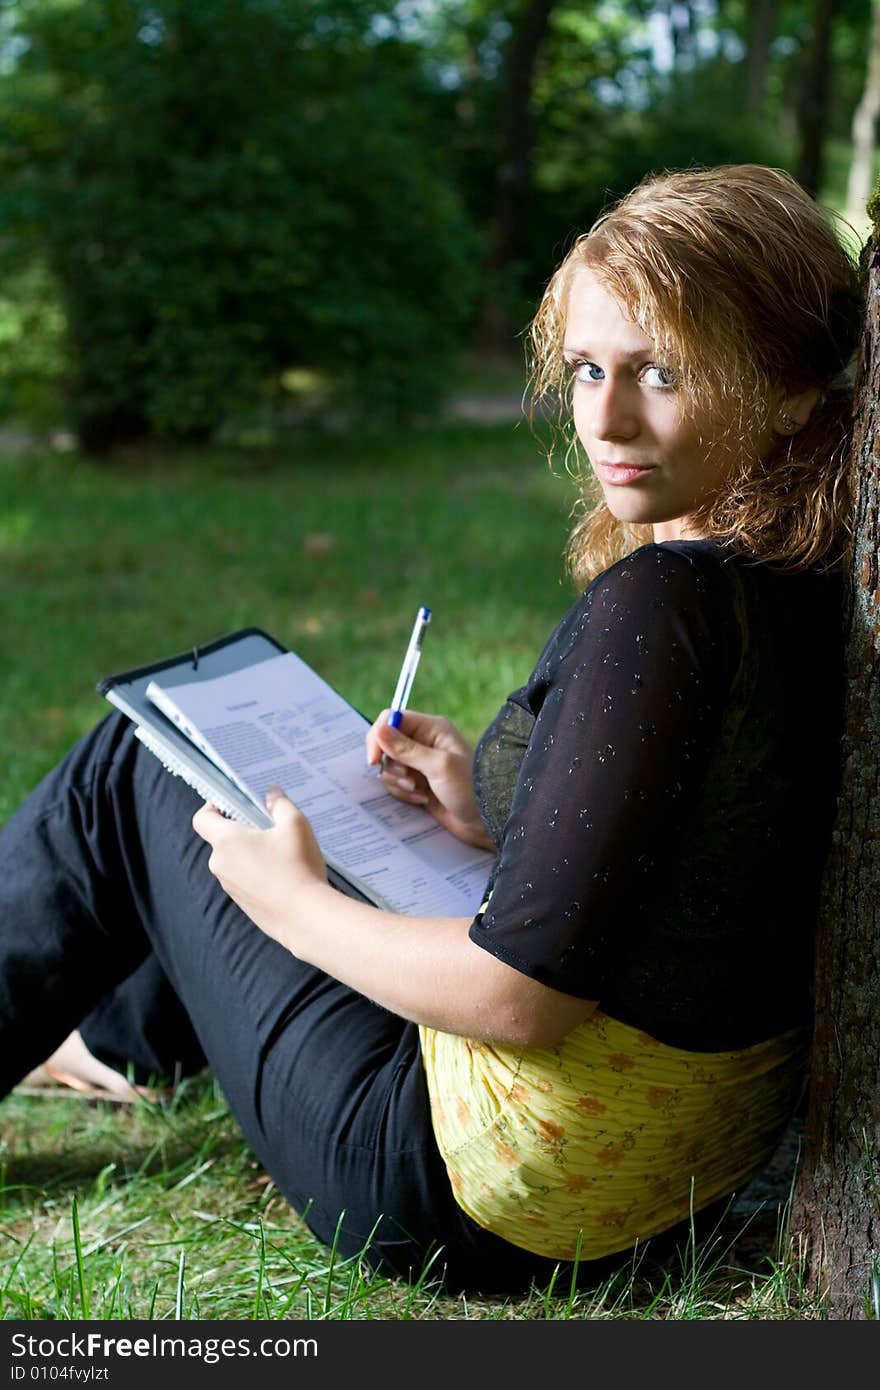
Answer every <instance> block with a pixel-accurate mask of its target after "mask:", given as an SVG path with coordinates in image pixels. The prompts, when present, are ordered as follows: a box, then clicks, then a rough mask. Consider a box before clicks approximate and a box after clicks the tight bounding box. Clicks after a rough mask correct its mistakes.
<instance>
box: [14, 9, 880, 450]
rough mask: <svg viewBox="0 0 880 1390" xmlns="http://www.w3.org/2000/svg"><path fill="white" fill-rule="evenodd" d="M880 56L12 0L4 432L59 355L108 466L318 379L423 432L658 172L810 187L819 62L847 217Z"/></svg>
mask: <svg viewBox="0 0 880 1390" xmlns="http://www.w3.org/2000/svg"><path fill="white" fill-rule="evenodd" d="M827 3H833V4H834V5H835V7H836V8H835V17H834V23H833V25H832V24H830V23H829V26H828V27H827V33H826V38H827V40H828V42H827V43H825V42H824V41H823V45H819V48H818V49H817V43H818V40H817V38H816V35H817V28H816V24H817V21H816V14H817V9H816V6H817V5H819V4H827ZM823 13H825V11H823ZM829 13H830V12H829ZM664 25H665V29H664ZM867 34H868V12H867V8H866V5H865V0H675V3H672V0H617V3H601V4H600V3H598V0H593V2H592V3H584V0H444V3H443V4H437V3H435V0H405V3H404V2H403V0H384V3H383V0H297V3H296V4H291V3H290V0H156V3H152V4H151V3H148V0H102V4H100V5H96V4H93V3H90V0H0V131H2V134H0V175H2V177H0V228H2V231H0V266H2V268H3V271H4V275H3V277H2V279H0V414H2V413H3V412H4V394H5V409H6V411H7V413H8V412H9V410H10V409H12V408H13V406H14V404H15V401H16V400H17V401H18V402H19V404H21V403H22V402H24V404H25V405H26V404H27V400H26V399H25V398H24V397H23V396H22V395H21V392H19V394H18V396H17V397H16V396H14V393H13V392H11V390H10V386H9V383H10V381H11V380H12V378H13V377H14V376H15V374H16V372H17V373H18V376H19V377H21V378H29V379H30V380H31V381H32V382H35V383H36V385H37V386H40V389H42V386H44V385H46V384H48V383H51V381H52V380H53V379H55V378H56V377H57V374H58V371H59V362H63V364H64V378H63V379H64V381H65V383H66V386H67V391H68V398H69V401H70V410H71V411H72V413H73V416H74V419H75V422H76V425H77V428H78V430H79V434H80V438H81V439H82V440H83V442H85V443H87V444H89V445H91V446H100V445H101V444H102V443H104V442H111V441H112V440H113V439H116V438H125V437H131V436H135V435H137V434H139V433H142V432H145V431H146V432H148V433H153V434H158V435H164V436H167V437H172V436H176V437H190V438H199V437H204V436H206V435H208V434H210V433H212V431H213V430H214V428H215V426H216V424H217V423H218V419H221V418H222V417H223V416H225V415H226V414H228V413H229V412H235V411H243V410H246V409H248V408H249V407H250V405H251V404H252V403H253V402H256V403H258V404H259V403H260V402H265V403H266V405H267V408H268V407H269V406H273V407H277V406H278V404H279V402H280V401H281V400H282V399H283V393H282V387H281V385H280V383H282V382H287V383H288V384H290V383H292V382H293V381H294V380H295V379H297V378H298V379H302V378H303V377H304V376H307V375H308V374H311V376H312V379H314V378H315V374H316V373H317V374H318V379H319V380H320V381H323V382H325V383H327V384H329V385H334V384H335V385H336V387H337V388H338V389H339V392H340V394H342V395H345V396H347V397H348V398H349V400H355V401H359V402H360V403H361V406H362V408H363V410H366V411H368V412H369V413H370V414H384V415H386V416H387V415H388V414H391V413H395V412H396V414H397V415H398V416H399V417H400V416H406V415H412V414H414V413H416V414H420V415H424V414H427V413H429V412H430V411H431V410H432V409H433V408H435V407H436V405H437V403H438V402H439V401H441V400H442V398H443V395H444V393H445V391H446V390H447V389H448V388H449V386H450V381H451V370H452V364H453V361H454V359H455V357H456V355H457V354H459V353H461V351H462V349H463V348H464V347H465V345H466V344H468V343H471V344H474V343H477V344H478V345H479V346H480V347H481V348H485V346H486V343H487V342H490V343H491V346H492V347H494V348H496V349H497V348H499V347H501V348H502V349H503V350H504V351H505V352H508V353H511V354H515V355H516V357H517V358H518V359H519V358H521V353H520V348H519V342H518V340H519V335H520V333H521V331H522V329H523V327H524V325H525V324H526V323H527V322H528V320H529V318H530V317H531V314H532V312H533V311H534V306H535V303H536V301H537V299H538V297H539V296H540V293H541V290H542V288H543V286H544V284H545V283H546V280H547V278H548V276H549V274H550V272H551V271H552V269H553V265H554V264H555V263H556V261H558V260H559V259H560V258H561V256H562V255H563V254H564V251H565V250H566V248H567V245H568V244H569V243H570V241H571V239H572V238H573V236H574V235H576V234H577V232H579V231H580V230H582V229H584V228H585V227H587V226H589V225H590V223H591V222H592V221H593V219H594V218H595V216H596V215H597V213H598V212H599V211H600V210H601V208H602V207H603V205H604V204H605V203H606V202H607V201H608V200H609V199H610V198H613V197H616V196H618V195H620V194H623V193H625V192H626V191H628V189H629V188H631V187H632V186H633V185H634V184H635V183H636V182H637V181H638V180H639V179H640V178H641V177H642V176H643V175H644V174H646V173H647V172H649V171H651V170H658V169H664V168H670V167H681V166H686V165H689V164H694V163H699V164H717V163H726V162H740V161H743V160H755V161H758V162H764V163H769V164H775V165H779V166H782V167H784V168H789V169H794V168H795V167H796V165H797V163H798V159H799V157H800V158H801V164H802V165H804V160H805V159H806V158H807V155H806V135H805V134H804V132H805V131H806V125H805V121H806V117H805V115H804V112H803V111H802V109H801V108H802V98H803V96H804V93H806V92H809V91H815V82H814V81H813V80H812V78H811V74H813V73H814V66H812V65H811V64H812V59H811V54H812V55H815V53H816V52H817V51H820V50H821V52H824V53H825V55H826V57H827V62H828V63H829V64H830V65H831V68H832V70H833V82H832V85H831V88H830V90H831V92H832V96H833V100H832V101H830V103H827V102H826V105H825V116H824V118H823V119H820V120H819V121H818V123H817V122H816V121H815V120H812V124H811V125H810V139H811V140H812V142H813V143H812V145H811V152H810V153H809V160H811V161H812V164H813V167H814V168H815V167H821V162H820V161H821V158H822V156H823V154H824V153H830V157H829V158H828V159H826V161H825V167H826V172H827V175H828V179H829V180H830V182H829V183H828V188H829V189H830V190H831V192H832V194H833V197H834V198H835V199H839V201H840V202H842V200H843V192H844V190H843V184H844V182H845V176H844V177H843V178H841V177H840V175H839V170H840V169H841V168H844V169H845V168H848V164H849V158H848V150H849V141H850V130H851V125H852V115H853V111H854V110H855V107H856V105H857V103H858V101H859V98H860V96H861V92H862V74H863V71H864V68H863V61H862V60H863V55H864V52H865V51H866V47H867ZM827 90H828V88H827V87H826V91H827ZM813 109H814V108H813V107H810V110H811V111H812V110H813ZM811 119H812V118H811ZM799 131H800V134H799ZM799 150H800V156H799ZM843 150H845V151H846V154H845V157H844V156H843V155H842V154H841V151H843ZM808 162H809V161H808ZM804 167H805V166H804ZM811 177H812V176H811ZM832 184H833V185H834V186H833V188H832ZM822 191H824V189H820V192H822ZM478 310H479V311H478ZM481 333H482V339H481ZM26 335H27V343H25V336H26ZM296 369H300V370H299V371H297V370H296ZM16 389H17V388H16ZM38 394H39V392H37V393H36V394H35V393H34V391H32V392H31V396H30V398H29V399H36V397H37V395H38Z"/></svg>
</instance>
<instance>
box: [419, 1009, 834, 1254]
mask: <svg viewBox="0 0 880 1390" xmlns="http://www.w3.org/2000/svg"><path fill="white" fill-rule="evenodd" d="M419 1031H420V1035H421V1043H422V1055H423V1059H424V1067H425V1074H426V1078H427V1084H428V1093H429V1096H430V1102H431V1115H432V1122H433V1126H434V1133H435V1136H436V1139H437V1143H438V1145H439V1147H440V1152H441V1154H442V1155H443V1159H444V1162H445V1164H446V1169H447V1172H448V1173H449V1180H450V1182H451V1184H452V1190H453V1192H454V1194H455V1198H456V1201H457V1202H458V1204H459V1206H461V1207H462V1208H463V1210H464V1211H466V1212H467V1213H468V1215H469V1216H471V1217H472V1218H473V1219H474V1220H475V1221H476V1222H477V1223H478V1224H479V1225H480V1226H483V1227H485V1228H486V1229H487V1230H490V1231H493V1232H494V1233H495V1234H496V1235H499V1236H502V1237H503V1238H504V1239H505V1240H509V1241H511V1242H512V1243H513V1244H514V1245H518V1246H521V1247H522V1248H524V1249H526V1250H531V1251H533V1252H534V1253H535V1254H539V1255H547V1256H550V1257H551V1258H553V1259H574V1258H576V1257H579V1258H581V1259H597V1258H599V1257H600V1256H602V1255H609V1254H613V1253H614V1252H615V1251H619V1250H625V1249H627V1248H628V1247H629V1246H631V1245H634V1244H636V1243H637V1242H638V1243H642V1242H644V1241H645V1240H647V1239H648V1238H649V1237H651V1236H653V1235H657V1234H658V1233H659V1232H661V1231H665V1230H668V1229H669V1227H670V1226H673V1225H675V1224H676V1223H677V1222H679V1221H681V1220H683V1219H684V1218H686V1217H687V1216H688V1215H689V1213H690V1212H691V1211H698V1210H699V1209H700V1208H702V1207H705V1206H707V1205H708V1204H709V1203H710V1202H713V1201H715V1200H716V1198H719V1197H723V1196H725V1195H727V1194H729V1193H731V1192H734V1191H735V1190H736V1189H737V1188H738V1187H740V1186H741V1185H742V1184H743V1183H744V1182H746V1181H748V1179H749V1178H750V1177H752V1176H753V1175H754V1174H755V1173H756V1172H757V1171H759V1170H760V1169H761V1168H762V1167H763V1166H764V1164H765V1163H766V1162H767V1160H768V1159H769V1157H770V1156H771V1154H772V1153H773V1150H774V1149H775V1148H776V1146H777V1144H778V1142H779V1140H780V1139H781V1137H782V1134H783V1133H784V1130H785V1127H786V1125H787V1124H788V1121H789V1119H790V1117H791V1114H792V1111H793V1109H794V1107H795V1105H796V1104H797V1101H798V1098H799V1096H800V1094H801V1090H802V1086H803V1082H804V1077H805V1073H806V1063H807V1043H806V1035H805V1033H804V1032H803V1031H802V1030H795V1031H793V1032H789V1033H785V1034H783V1035H782V1036H780V1037H777V1038H772V1039H770V1041H768V1042H763V1043H759V1044H757V1045H756V1046H754V1047H748V1048H744V1049H742V1050H740V1051H735V1052H686V1051H683V1050H681V1049H679V1048H675V1047H667V1046H666V1045H665V1044H663V1043H660V1042H657V1040H656V1039H655V1038H652V1037H650V1036H649V1035H648V1034H647V1033H641V1032H639V1031H638V1030H636V1029H635V1028H631V1027H629V1026H627V1025H626V1024H624V1023H619V1022H617V1021H616V1020H615V1019H612V1018H609V1017H608V1016H607V1015H606V1014H603V1013H601V1012H597V1013H595V1014H594V1015H593V1017H592V1018H590V1019H588V1020H587V1022H586V1023H582V1024H580V1025H579V1026H578V1027H577V1028H575V1029H574V1030H573V1031H572V1032H571V1033H570V1034H569V1035H568V1036H567V1037H566V1038H564V1039H563V1041H562V1042H561V1043H560V1044H559V1045H558V1046H556V1047H548V1048H506V1047H499V1046H494V1045H490V1044H488V1043H477V1042H471V1041H469V1040H468V1039H466V1038H460V1037H455V1036H453V1035H452V1034H449V1033H438V1032H435V1031H434V1030H433V1029H429V1028H421V1029H420V1030H419Z"/></svg>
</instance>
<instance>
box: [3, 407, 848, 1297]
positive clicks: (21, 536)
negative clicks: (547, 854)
mask: <svg viewBox="0 0 880 1390" xmlns="http://www.w3.org/2000/svg"><path fill="white" fill-rule="evenodd" d="M0 495H2V504H0V567H2V575H0V592H2V595H3V604H4V614H3V620H2V627H0V630H2V632H3V635H4V641H5V648H4V661H3V681H2V686H0V737H2V746H3V748H4V749H5V750H7V756H6V760H5V764H4V766H3V768H2V770H0V779H2V780H0V821H2V820H3V819H5V818H6V817H8V815H9V814H10V813H11V812H12V811H13V809H14V807H15V806H16V805H17V804H18V802H19V801H20V800H21V799H22V798H23V797H24V796H25V794H26V793H27V791H28V790H29V789H30V788H31V787H32V786H33V785H34V784H35V783H36V781H37V780H38V779H39V777H40V776H41V775H42V773H43V772H44V771H45V770H47V769H48V768H49V767H50V766H51V765H52V764H53V763H54V762H55V761H56V760H57V759H58V757H59V756H60V755H61V754H62V753H63V752H64V750H65V749H66V748H67V747H68V746H69V744H70V743H71V742H72V740H73V739H74V738H75V737H76V736H77V735H78V734H79V733H81V732H83V731H84V730H86V729H87V728H89V727H90V726H91V725H92V724H93V723H94V722H95V721H96V720H97V719H99V718H100V717H101V716H102V714H103V713H104V712H105V709H106V708H107V707H106V706H105V704H104V702H103V701H102V700H101V699H100V697H99V696H97V695H96V694H95V692H94V685H95V682H96V681H97V680H98V678H99V677H101V676H103V675H106V674H109V673H111V672H115V671H120V670H123V669H126V668H128V667H129V666H132V665H136V664H139V663H141V662H143V661H147V660H150V659H152V658H156V657H161V656H165V655H170V654H173V653H175V652H177V651H178V650H184V649H186V648H188V647H190V646H192V645H193V643H197V642H201V641H205V640H207V639H210V638H212V637H214V636H217V635H220V634H221V633H223V632H225V631H227V630H229V629H231V628H234V627H238V626H243V625H247V624H256V625H259V626H262V627H264V628H266V629H267V630H268V631H269V632H271V633H272V634H274V635H275V636H276V637H277V638H279V639H280V640H281V641H282V642H284V643H286V644H288V645H289V646H291V647H293V648H295V649H296V650H297V651H299V652H300V653H301V654H302V656H303V657H304V658H305V659H306V660H307V661H308V662H310V663H311V664H312V665H313V666H315V667H316V668H317V669H318V670H320V671H321V672H322V674H323V675H325V676H326V677H327V678H328V679H329V680H330V681H332V682H333V683H334V684H335V685H336V686H337V687H338V689H339V690H340V691H341V692H342V693H343V694H344V695H345V696H346V697H347V698H348V699H349V700H351V701H352V702H353V703H354V704H356V705H357V706H358V707H359V708H360V709H361V710H362V711H363V712H364V713H366V714H372V713H373V712H375V711H377V710H378V709H379V708H380V707H381V706H382V705H383V704H385V703H387V701H388V699H389V697H390V694H391V689H392V686H393V683H394V681H395V679H396V676H397V671H398V668H399V663H400V658H401V654H402V651H403V648H404V645H405V643H406V641H407V639H408V636H409V631H410V628H411V625H412V619H413V615H414V613H415V610H416V607H417V606H418V604H419V603H427V604H430V605H431V607H432V608H433V610H434V622H433V623H432V626H431V630H430V635H429V639H428V641H427V643H426V646H425V654H424V658H423V660H422V663H421V665H420V667H419V674H418V680H417V686H416V691H415V694H414V699H413V703H414V705H417V706H418V707H421V708H425V709H434V710H439V711H443V712H445V713H447V714H449V715H450V717H452V718H453V719H454V720H455V721H456V722H457V723H458V724H459V725H460V727H462V729H463V730H464V731H465V732H466V733H468V734H469V735H471V736H472V737H473V736H476V735H477V734H478V733H479V732H480V730H481V729H482V727H483V726H484V725H485V723H486V722H487V720H488V719H489V718H490V717H491V716H492V714H493V713H494V712H495V710H496V709H497V707H498V705H499V703H500V702H501V700H502V699H503V698H504V696H505V694H506V693H507V692H508V690H510V689H512V688H514V687H515V686H516V685H518V684H520V683H521V682H522V681H523V680H524V679H525V678H526V676H527V675H528V673H529V671H530V669H531V667H532V665H533V664H534V661H535V659H536V657H537V655H538V652H539V651H540V649H541V647H542V645H543V642H544V640H545V638H546V637H547V635H548V633H549V631H550V629H551V627H552V625H553V623H554V622H555V621H556V619H557V618H558V617H559V616H560V615H561V613H562V612H563V611H564V609H565V608H566V607H567V606H568V604H569V602H570V601H571V600H572V598H573V594H572V591H571V590H570V588H569V587H568V585H567V584H566V583H565V581H564V580H563V578H562V564H561V555H562V550H563V546H564V541H565V536H566V533H567V529H568V514H569V510H570V506H571V503H572V500H573V492H572V484H571V483H570V481H569V480H568V479H567V478H566V477H565V476H564V475H562V476H561V477H559V476H554V475H552V474H551V473H550V472H549V471H548V469H547V467H546V463H545V462H544V460H543V458H542V455H541V453H540V450H539V448H538V446H537V444H536V442H535V440H534V439H533V438H532V436H531V435H530V433H529V431H528V429H527V428H526V427H525V425H520V426H519V427H517V428H513V427H512V426H510V425H506V426H484V427H474V426H469V427H465V426H462V425H454V424H448V425H445V426H437V427H434V428H430V429H429V428H426V429H423V430H420V431H416V432H411V433H409V434H401V435H399V436H397V437H393V438H389V439H380V438H378V437H370V436H364V435H360V436H353V435H352V436H343V435H333V434H323V435H319V434H312V435H292V436H291V437H290V439H289V441H288V442H287V443H286V444H285V445H284V446H283V447H278V448H274V449H272V450H262V451H259V452H257V451H255V452H252V453H247V452H241V451H233V450H219V449H213V450H210V451H206V452H190V453H186V452H178V453H174V454H172V453H170V452H169V453H160V452H158V451H157V452H152V451H150V452H142V453H137V454H135V453H131V454H128V455H126V456H125V457H121V458H118V459H116V460H115V461H114V462H112V463H108V464H103V465H99V464H97V463H95V462H93V461H89V460H87V459H83V458H79V457H77V456H71V455H64V456H58V455H51V454H41V453H31V454H27V455H22V456H19V457H14V458H6V459H4V460H2V461H0ZM0 1134H2V1138H0V1318H3V1319H17V1318H28V1319H31V1318H34V1319H39V1318H45V1319H69V1318H82V1317H90V1318H123V1319H127V1318H149V1319H160V1318H174V1317H175V1316H183V1317H186V1318H199V1319H218V1318H234V1319H251V1318H254V1317H258V1318H271V1319H276V1318H289V1317H295V1318H309V1319H334V1320H338V1319H346V1318H354V1319H361V1318H393V1319H425V1318H432V1319H436V1318H444V1319H458V1318H472V1319H510V1318H528V1319H565V1318H636V1319H638V1318H645V1319H657V1318H674V1319H690V1318H711V1319H722V1318H775V1319H779V1318H789V1319H791V1318H805V1317H814V1316H821V1314H820V1312H819V1311H818V1310H816V1309H815V1308H814V1307H813V1306H812V1305H811V1304H810V1303H809V1301H808V1300H807V1298H806V1296H805V1295H804V1293H803V1290H802V1288H801V1285H800V1278H799V1272H798V1267H797V1265H796V1264H794V1263H792V1262H791V1261H790V1259H789V1258H788V1256H787V1255H786V1254H785V1253H784V1252H785V1249H786V1244H785V1240H784V1232H783V1231H781V1232H780V1233H779V1234H777V1230H776V1224H777V1220H778V1219H779V1217H778V1215H777V1213H776V1212H775V1211H773V1212H769V1213H767V1214H765V1215H764V1216H762V1217H761V1218H760V1219H759V1220H756V1221H753V1223H752V1225H751V1227H749V1228H748V1230H746V1231H745V1232H743V1231H742V1229H741V1228H740V1227H739V1226H737V1225H736V1224H735V1223H734V1224H732V1223H731V1222H730V1221H727V1222H725V1223H724V1224H723V1225H722V1226H721V1227H719V1228H718V1230H716V1231H715V1233H714V1234H712V1233H710V1234H709V1235H707V1236H705V1237H702V1238H701V1239H700V1240H699V1241H698V1240H691V1241H690V1242H689V1243H685V1245H684V1246H683V1247H682V1248H681V1249H680V1250H678V1251H676V1252H674V1253H673V1254H672V1255H667V1256H666V1257H665V1258H664V1260H663V1261H659V1262H658V1261H656V1260H653V1259H645V1260H642V1259H638V1260H636V1261H635V1262H634V1263H633V1264H630V1265H624V1266H623V1267H622V1269H621V1270H620V1271H619V1272H618V1273H617V1274H616V1275H612V1276H609V1277H608V1278H606V1279H604V1280H603V1281H598V1282H597V1283H596V1285H595V1287H589V1288H580V1289H573V1288H572V1287H571V1285H570V1284H569V1283H567V1282H565V1281H561V1280H560V1281H558V1282H551V1285H549V1286H548V1287H547V1288H543V1289H534V1290H533V1291H532V1292H531V1293H530V1294H529V1295H527V1296H525V1297H523V1298H517V1299H504V1298H497V1299H477V1298H471V1297H452V1296H450V1295H448V1294H444V1293H442V1292H441V1291H440V1290H439V1289H438V1286H437V1282H436V1278H435V1277H434V1274H433V1272H432V1270H431V1269H430V1268H429V1269H428V1270H426V1271H425V1272H424V1275H423V1277H422V1279H421V1280H419V1281H416V1282H415V1283H413V1284H402V1283H398V1282H389V1281H388V1280H385V1279H382V1278H380V1277H378V1276H376V1275H372V1274H371V1273H370V1272H369V1271H368V1269H367V1268H366V1266H365V1265H364V1264H363V1262H362V1261H360V1260H348V1261H345V1260H342V1259H339V1258H337V1257H336V1256H335V1254H334V1252H333V1251H332V1250H327V1249H326V1248H325V1247H323V1246H321V1245H319V1244H318V1243H317V1242H316V1241H315V1240H314V1239H313V1238H312V1237H311V1235H310V1234H309V1232H308V1230H307V1228H306V1227H305V1225H304V1224H303V1222H302V1221H301V1220H300V1219H299V1218H298V1217H297V1215H296V1214H295V1213H294V1212H292V1211H291V1210H290V1209H289V1208H288V1207H287V1205H286V1204H285V1202H284V1201H283V1199H282V1198H281V1197H280V1196H279V1194H278V1193H277V1192H276V1191H275V1188H274V1186H273V1184H272V1182H271V1180H270V1179H269V1178H268V1176H267V1175H266V1174H265V1173H264V1172H263V1171H262V1170H261V1169H260V1168H259V1167H258V1166H257V1164H256V1162H255V1160H254V1158H253V1156H252V1154H251V1153H250V1151H249V1149H248V1147H247V1145H246V1144H245V1142H244V1140H243V1138H242V1136H241V1133H240V1131H239V1129H238V1127H237V1125H236V1123H235V1121H234V1119H233V1118H232V1117H231V1116H230V1114H229V1111H228V1109H227V1107H226V1104H225V1101H224V1099H223V1097H222V1095H220V1094H219V1093H218V1092H217V1090H216V1089H215V1087H214V1084H213V1083H212V1081H211V1080H210V1079H209V1078H198V1079H196V1080H195V1081H193V1082H189V1083H185V1084H184V1085H182V1086H181V1087H179V1088H178V1089H177V1091H176V1092H175V1093H174V1095H173V1096H172V1098H171V1099H170V1100H168V1101H166V1102H163V1103H162V1104H158V1105H149V1104H147V1103H141V1104H138V1105H136V1106H134V1107H117V1106H113V1105H111V1104H108V1103H87V1102H84V1101H83V1100H80V1099H74V1098H57V1099H55V1098H53V1099H31V1098H27V1097H24V1096H19V1095H13V1096H12V1097H10V1098H8V1099H7V1100H6V1101H5V1102H4V1104H3V1108H2V1111H0ZM768 1221H769V1225H768ZM650 1253H651V1252H650V1249H649V1251H648V1255H649V1256H650Z"/></svg>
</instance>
